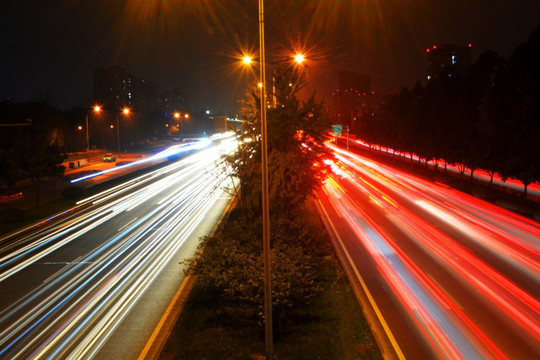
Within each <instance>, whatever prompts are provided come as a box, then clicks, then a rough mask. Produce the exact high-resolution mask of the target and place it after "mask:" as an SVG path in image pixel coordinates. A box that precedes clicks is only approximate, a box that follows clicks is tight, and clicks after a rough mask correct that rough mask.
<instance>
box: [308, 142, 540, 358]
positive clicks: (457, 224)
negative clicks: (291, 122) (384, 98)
mask: <svg viewBox="0 0 540 360" xmlns="http://www.w3.org/2000/svg"><path fill="white" fill-rule="evenodd" d="M334 150H335V151H336V155H337V161H336V162H335V163H334V173H333V175H332V176H331V177H330V178H329V179H328V180H327V182H326V184H325V186H324V187H323V189H322V190H321V191H320V193H319V199H318V205H319V211H320V212H321V214H322V215H323V218H324V219H325V221H326V225H327V227H328V228H329V230H330V232H331V233H332V234H333V238H334V242H335V245H336V248H337V249H338V252H339V253H340V257H341V259H342V261H343V263H344V265H345V267H346V268H347V270H348V273H349V275H350V278H351V283H352V284H353V286H355V287H356V289H357V293H359V294H361V295H359V298H361V299H362V302H363V305H364V307H368V308H370V312H371V314H372V315H371V322H375V323H377V324H376V329H378V330H376V331H377V332H378V336H379V340H380V341H379V343H380V344H381V347H382V348H383V349H384V350H385V353H386V354H389V356H390V358H410V359H420V358H421V359H437V358H440V359H504V358H508V359H538V358H540V275H539V274H540V224H539V223H538V222H535V221H532V220H529V219H527V218H524V217H521V216H518V215H516V214H514V213H511V212H509V211H506V210H504V209H502V208H498V207H496V206H494V205H491V204H489V203H487V202H483V201H481V200H478V199H476V198H473V197H470V196H468V195H466V194H463V193H460V192H458V191H456V190H453V189H450V188H447V187H444V186H442V185H440V184H436V183H431V182H427V181H424V180H422V179H419V178H417V177H415V176H413V175H410V174H406V173H403V172H401V171H399V170H397V169H393V168H391V167H388V166H386V165H383V164H380V163H377V162H376V161H374V160H372V159H367V158H364V157H362V156H359V155H355V154H352V153H350V152H348V151H345V150H342V149H338V148H335V147H334ZM381 338H384V339H383V340H381Z"/></svg>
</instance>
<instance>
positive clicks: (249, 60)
mask: <svg viewBox="0 0 540 360" xmlns="http://www.w3.org/2000/svg"><path fill="white" fill-rule="evenodd" d="M242 62H243V63H244V64H246V65H250V64H251V56H247V55H246V56H244V57H243V58H242Z"/></svg>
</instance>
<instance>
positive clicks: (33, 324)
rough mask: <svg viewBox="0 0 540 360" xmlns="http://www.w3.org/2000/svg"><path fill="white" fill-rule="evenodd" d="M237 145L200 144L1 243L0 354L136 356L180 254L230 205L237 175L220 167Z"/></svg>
mask: <svg viewBox="0 0 540 360" xmlns="http://www.w3.org/2000/svg"><path fill="white" fill-rule="evenodd" d="M234 146H235V145H234V143H232V142H228V141H223V142H220V143H219V144H215V145H213V146H209V147H207V148H204V149H201V150H199V151H197V152H196V153H193V154H191V155H189V156H186V157H184V158H182V159H181V160H178V161H174V162H171V163H170V164H168V165H165V166H163V167H162V168H160V169H159V170H155V171H152V172H148V173H146V174H145V175H141V176H139V177H137V178H135V179H132V180H130V181H127V182H125V183H122V184H119V185H117V186H115V187H114V188H111V189H109V190H107V191H104V192H102V193H100V194H97V195H95V196H92V197H91V198H88V199H84V200H82V201H80V202H79V203H78V206H77V208H76V209H72V210H71V211H69V212H68V213H66V214H63V215H61V216H58V217H57V218H55V219H53V220H51V221H49V222H44V223H43V224H39V225H35V226H33V227H31V228H30V229H23V230H21V232H19V233H18V234H14V235H12V236H10V237H7V238H2V239H0V358H1V359H25V358H33V359H42V358H43V359H56V358H58V359H60V358H62V359H90V358H99V359H120V358H122V359H130V358H137V356H138V355H139V353H140V352H141V350H142V349H143V347H144V345H145V344H146V341H147V340H148V338H149V337H150V335H151V334H152V331H153V330H154V327H155V326H156V324H157V323H158V322H159V319H160V317H161V315H162V314H163V312H164V310H165V308H166V306H167V305H168V303H169V301H170V299H171V298H172V296H173V295H174V292H175V290H177V289H178V287H179V284H180V282H181V281H182V277H183V274H182V265H181V264H180V262H181V260H183V259H185V258H187V257H191V256H192V255H193V253H194V250H195V248H196V246H197V243H198V241H197V240H198V237H199V236H202V235H205V234H208V233H209V232H210V231H211V230H212V228H213V227H214V225H215V223H216V222H217V221H218V219H219V218H220V216H221V214H222V213H223V211H224V209H225V207H226V206H227V204H228V203H229V201H230V195H228V193H227V192H225V191H224V189H225V188H226V187H228V186H229V185H230V182H231V179H232V178H231V177H230V176H229V175H228V174H224V173H223V172H221V171H216V170H215V168H216V166H215V165H216V162H217V161H219V159H220V155H221V154H223V152H225V151H230V150H231V147H234ZM49 223H50V224H49ZM164 279H165V280H164Z"/></svg>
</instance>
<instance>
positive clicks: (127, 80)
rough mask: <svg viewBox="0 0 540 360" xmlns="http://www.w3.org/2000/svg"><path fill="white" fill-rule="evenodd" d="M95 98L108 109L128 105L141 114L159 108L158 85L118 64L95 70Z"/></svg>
mask: <svg viewBox="0 0 540 360" xmlns="http://www.w3.org/2000/svg"><path fill="white" fill-rule="evenodd" d="M94 100H95V101H96V103H98V104H101V105H102V106H103V107H105V108H108V109H121V108H123V107H126V106H127V107H129V108H130V109H132V110H133V111H136V112H137V113H138V114H140V115H146V114H150V113H152V112H154V111H156V110H157V94H156V87H155V86H154V85H153V84H152V83H150V82H149V81H147V80H145V79H142V78H140V77H137V76H134V75H131V74H129V73H128V72H127V71H126V70H125V69H123V68H121V67H118V66H110V67H108V68H105V69H96V70H94Z"/></svg>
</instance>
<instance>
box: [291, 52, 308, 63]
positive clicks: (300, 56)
mask: <svg viewBox="0 0 540 360" xmlns="http://www.w3.org/2000/svg"><path fill="white" fill-rule="evenodd" d="M305 60H306V58H305V57H304V54H301V53H297V54H296V55H295V56H294V61H295V62H296V63H297V64H302V63H303V62H304V61H305Z"/></svg>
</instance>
